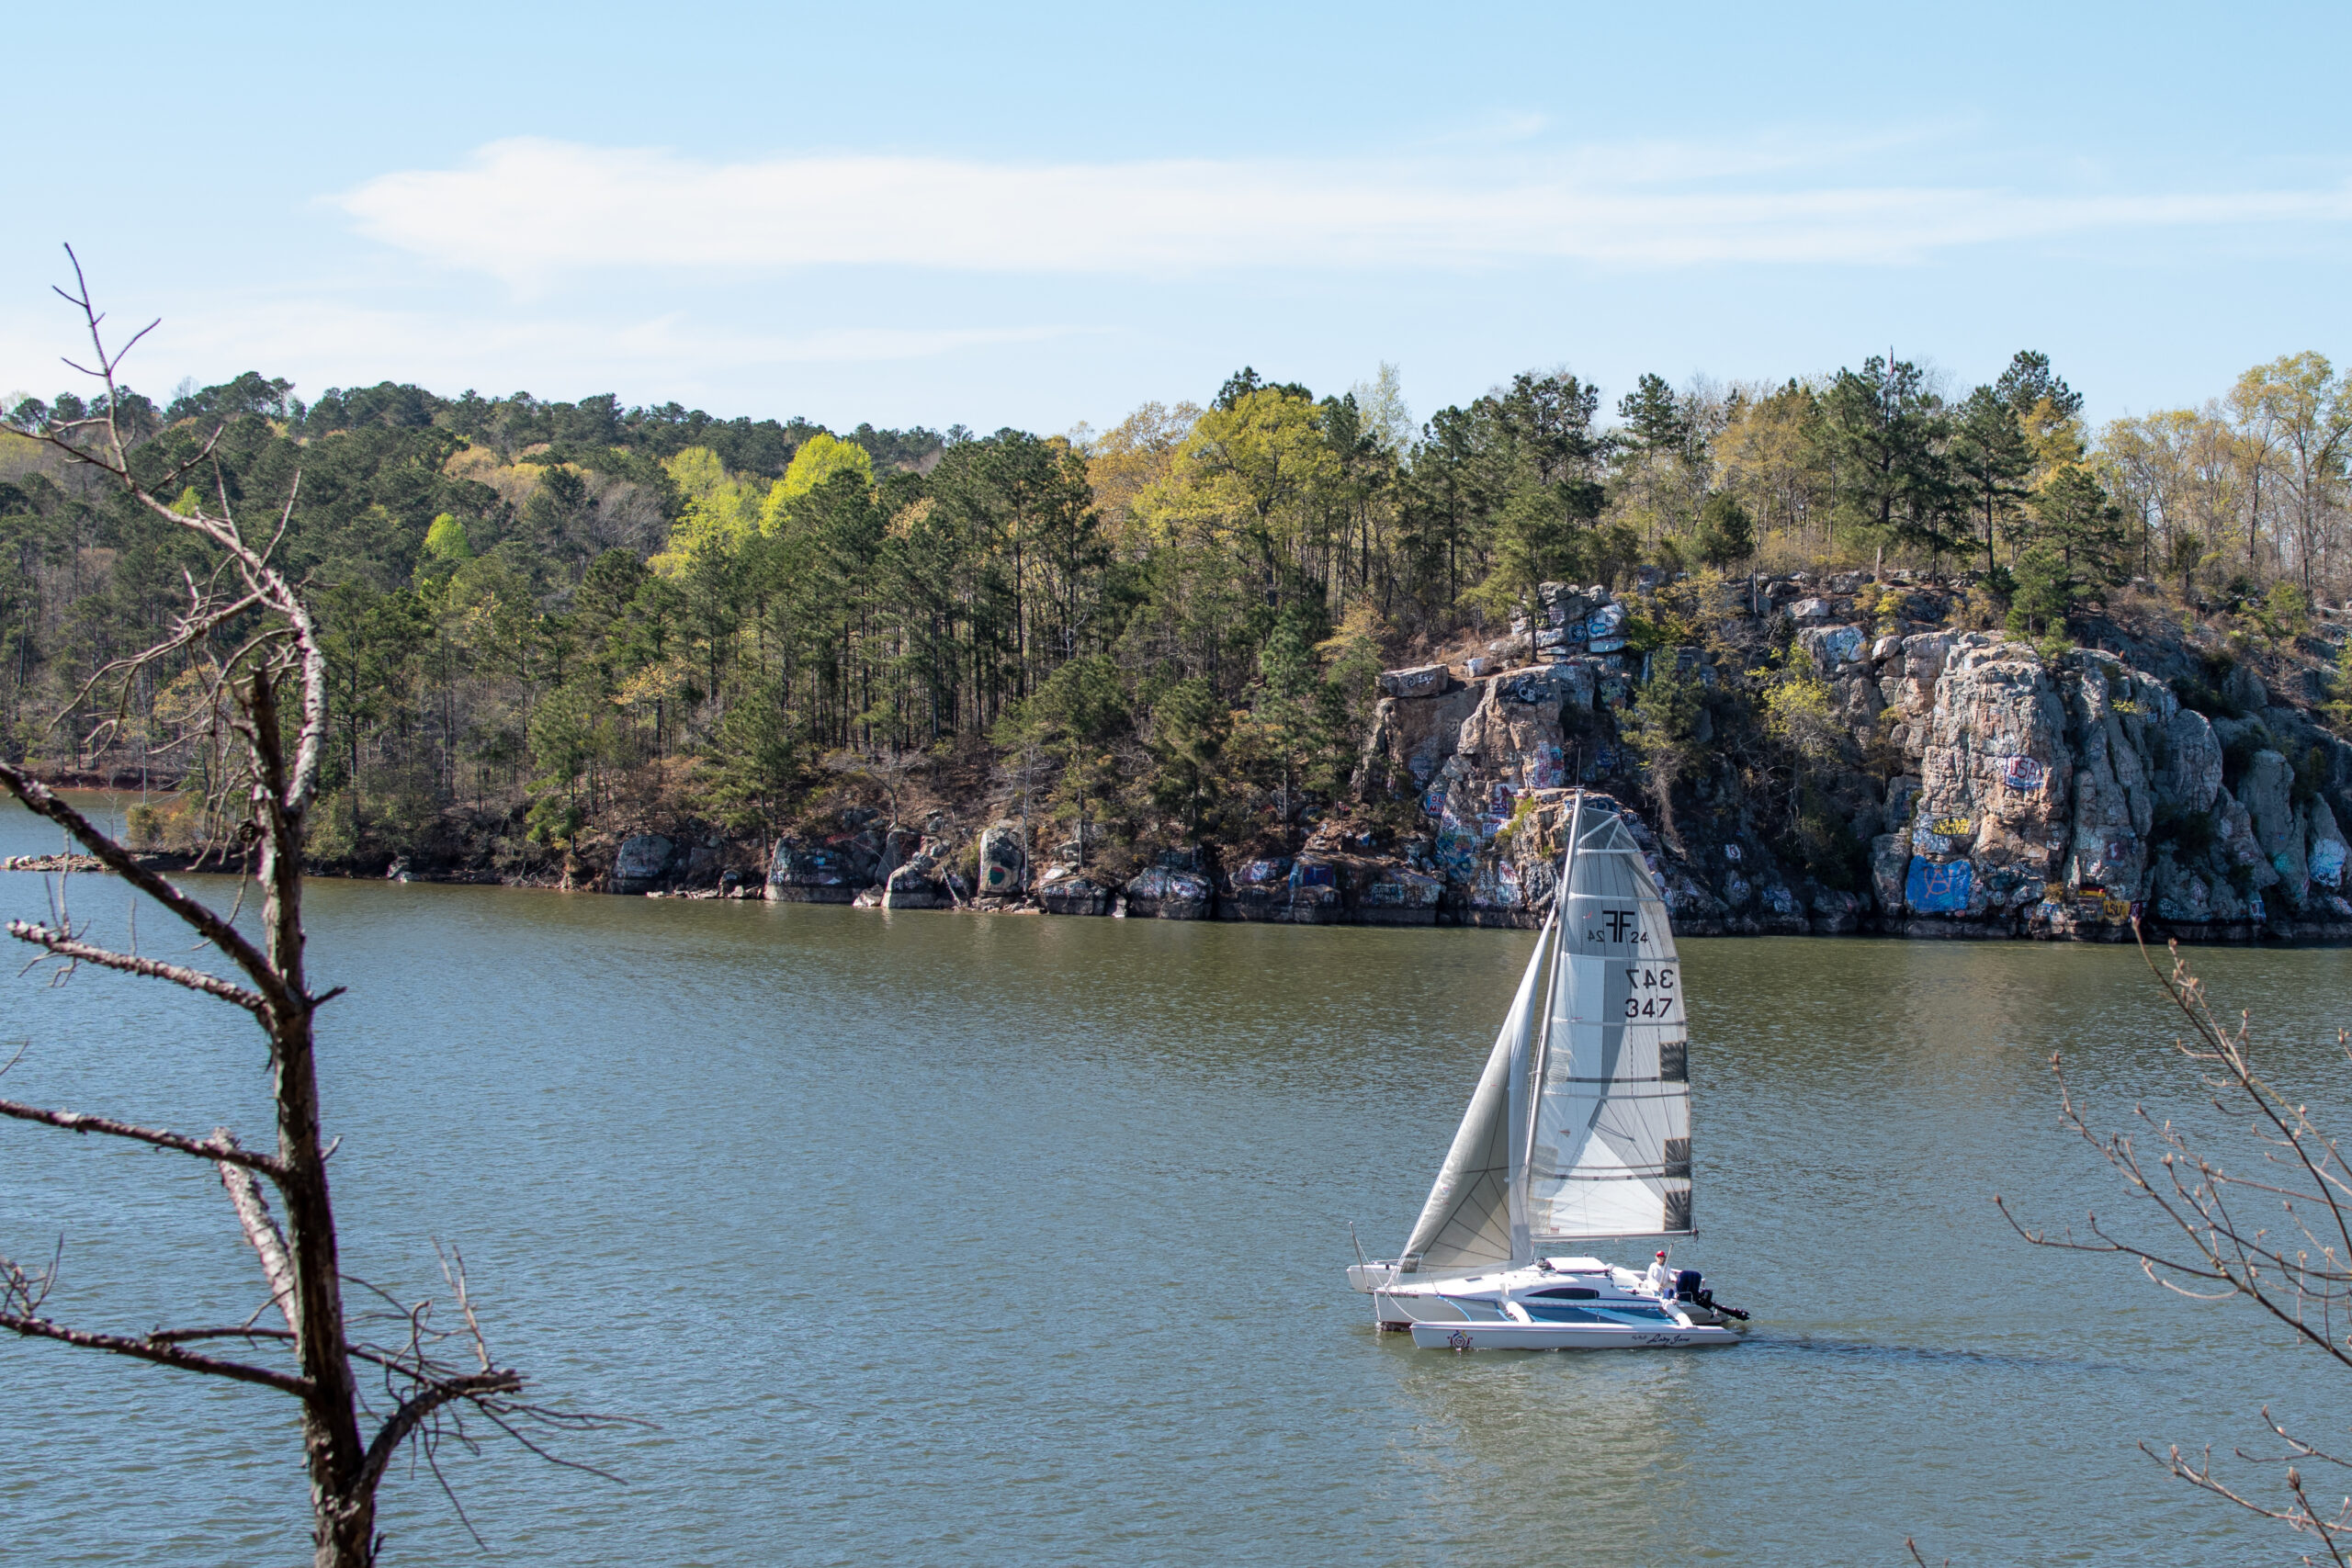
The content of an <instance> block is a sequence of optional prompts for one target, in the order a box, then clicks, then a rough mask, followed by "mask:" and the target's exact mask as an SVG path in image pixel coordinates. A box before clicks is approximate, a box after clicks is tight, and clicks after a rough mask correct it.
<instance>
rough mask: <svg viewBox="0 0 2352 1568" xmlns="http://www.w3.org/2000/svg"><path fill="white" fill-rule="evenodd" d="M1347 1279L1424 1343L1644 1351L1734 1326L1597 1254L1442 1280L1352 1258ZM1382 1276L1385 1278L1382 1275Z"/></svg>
mask: <svg viewBox="0 0 2352 1568" xmlns="http://www.w3.org/2000/svg"><path fill="white" fill-rule="evenodd" d="M1349 1274H1350V1276H1351V1282H1357V1288H1358V1289H1359V1290H1362V1291H1364V1292H1366V1293H1367V1294H1369V1295H1370V1296H1371V1297H1372V1300H1373V1316H1374V1320H1375V1321H1376V1322H1378V1323H1379V1325H1380V1326H1381V1327H1382V1328H1384V1329H1405V1330H1410V1331H1411V1333H1412V1336H1413V1343H1414V1344H1415V1345H1416V1346H1418V1347H1419V1348H1422V1349H1425V1350H1445V1349H1453V1350H1612V1349H1613V1350H1647V1349H1675V1348H1697V1347H1703V1346H1709V1345H1736V1344H1737V1343H1738V1342H1739V1338H1740V1330H1739V1329H1738V1328H1737V1327H1736V1326H1734V1325H1733V1324H1732V1323H1731V1322H1727V1321H1726V1319H1725V1316H1724V1314H1722V1313H1720V1312H1719V1311H1718V1310H1717V1309H1715V1308H1714V1307H1713V1305H1712V1304H1710V1303H1711V1301H1712V1298H1710V1302H1702V1301H1700V1300H1699V1299H1697V1298H1696V1297H1695V1296H1691V1295H1685V1294H1681V1293H1679V1292H1673V1291H1672V1290H1671V1289H1668V1290H1666V1291H1661V1290H1659V1289H1657V1288H1653V1287H1652V1286H1651V1285H1650V1283H1649V1281H1648V1280H1647V1278H1646V1277H1645V1276H1644V1275H1640V1274H1636V1273H1634V1271H1632V1270H1631V1269H1614V1268H1611V1267H1610V1266H1609V1265H1608V1264H1606V1263H1603V1262H1602V1261H1600V1259H1599V1258H1545V1259H1544V1260H1543V1261H1542V1262H1541V1263H1536V1264H1527V1265H1522V1266H1521V1267H1519V1268H1507V1269H1497V1270H1495V1271H1492V1272H1490V1273H1487V1274H1480V1275H1466V1276H1454V1277H1451V1278H1446V1279H1427V1278H1415V1277H1413V1276H1411V1275H1400V1274H1398V1273H1397V1271H1396V1266H1395V1265H1394V1264H1386V1263H1374V1264H1359V1265H1357V1267H1356V1268H1354V1269H1350V1270H1349ZM1384 1276H1385V1277H1384Z"/></svg>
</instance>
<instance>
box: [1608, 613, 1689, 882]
mask: <svg viewBox="0 0 2352 1568" xmlns="http://www.w3.org/2000/svg"><path fill="white" fill-rule="evenodd" d="M1705 716H1706V704H1705V689H1704V688H1703V687H1702V685H1701V684H1700V682H1699V679H1698V677H1697V676H1696V675H1694V674H1688V673H1684V672H1681V671H1677V670H1675V669H1674V668H1672V666H1671V661H1670V660H1669V661H1668V665H1667V667H1666V668H1662V669H1660V670H1658V671H1657V672H1656V673H1654V674H1653V675H1651V677H1650V678H1649V679H1648V680H1646V681H1645V682H1642V683H1641V685H1640V686H1639V687H1637V688H1636V689H1635V691H1634V705H1633V709H1632V712H1631V713H1630V714H1629V715H1628V716H1627V721H1626V723H1625V725H1624V727H1623V735H1624V739H1625V744H1626V745H1627V746H1628V747H1629V748H1631V749H1632V750H1633V752H1634V755H1635V756H1636V757H1638V758H1640V759H1641V761H1642V771H1643V776H1644V780H1645V783H1646V784H1647V786H1648V789H1649V795H1650V801H1651V803H1652V804H1653V805H1655V806H1656V807H1657V820H1658V830H1659V831H1660V832H1661V833H1662V834H1664V835H1665V837H1666V840H1667V841H1668V843H1670V844H1672V845H1673V846H1674V847H1675V849H1676V850H1677V851H1678V852H1679V851H1680V850H1681V848H1682V834H1681V830H1680V829H1679V827H1678V826H1677V825H1676V823H1675V819H1674V786H1675V785H1676V784H1680V783H1681V782H1682V780H1683V779H1684V778H1685V777H1687V776H1688V775H1689V773H1691V769H1692V767H1693V766H1695V765H1696V763H1697V762H1698V761H1699V759H1700V758H1701V756H1702V754H1703V750H1702V748H1703V743H1704V740H1705V739H1706V734H1705V731H1704V730H1703V729H1702V724H1703V722H1704V719H1705Z"/></svg>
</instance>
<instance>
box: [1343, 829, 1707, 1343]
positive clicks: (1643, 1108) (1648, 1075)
mask: <svg viewBox="0 0 2352 1568" xmlns="http://www.w3.org/2000/svg"><path fill="white" fill-rule="evenodd" d="M1689 1041H1690V1034H1689V1031H1688V1029H1687V1028H1686V1026H1685V1021H1684V1014H1683V1008H1682V972H1681V964H1680V963H1679V960H1678V959H1677V958H1676V956H1675V952H1674V932H1673V930H1672V928H1671V927H1670V926H1669V925H1668V921H1667V914H1666V901H1665V899H1664V898H1662V897H1660V896H1659V894H1658V889H1657V880H1656V879H1655V878H1654V877H1653V876H1652V875H1651V874H1650V872H1649V868H1648V865H1647V864H1646V863H1645V860H1644V858H1643V855H1642V851H1641V847H1640V846H1639V845H1638V844H1637V843H1635V842H1634V835H1633V833H1632V832H1631V831H1630V830H1629V829H1627V827H1626V824H1625V821H1624V818H1623V817H1622V816H1621V815H1620V814H1619V813H1618V811H1617V810H1615V809H1614V808H1613V803H1611V802H1608V801H1606V800H1605V799H1599V800H1589V799H1588V798H1587V797H1586V795H1584V793H1583V792H1582V791H1578V792H1577V795H1576V798H1575V802H1574V805H1573V806H1572V807H1571V808H1570V813H1569V818H1568V845H1567V851H1566V863H1565V864H1564V865H1563V867H1562V869H1561V872H1560V886H1559V897H1556V898H1555V900H1554V902H1553V907H1552V913H1551V916H1550V918H1549V919H1546V920H1545V922H1544V934H1543V937H1542V938H1541V940H1539V941H1538V942H1536V944H1535V954H1534V956H1533V957H1532V958H1531V959H1529V960H1528V964H1527V973H1526V974H1525V975H1524V976H1522V977H1521V980H1520V982H1519V994H1518V996H1517V997H1516V998H1514V999H1513V1001H1512V1002H1511V1008H1510V1016H1509V1017H1508V1018H1507V1019H1505V1020H1504V1022H1503V1027H1502V1032H1501V1033H1500V1034H1498V1036H1496V1039H1495V1046H1494V1050H1493V1051H1492V1052H1491V1053H1490V1054H1489V1055H1487V1066H1486V1070H1485V1072H1484V1073H1482V1074H1481V1075H1480V1076H1479V1078H1478V1087H1477V1089H1476V1091H1475V1092H1474V1093H1473V1094H1472V1095H1471V1097H1470V1107H1469V1109H1468V1110H1467V1111H1464V1113H1463V1117H1462V1126H1461V1128H1460V1130H1459V1131H1457V1132H1456V1133H1455V1134H1453V1147H1452V1148H1451V1149H1449V1150H1448V1151H1447V1152H1446V1156H1445V1165H1444V1168H1442V1169H1441V1170H1440V1171H1439V1172H1438V1178H1437V1183H1436V1185H1435V1186H1434V1187H1432V1188H1431V1189H1430V1196H1429V1201H1428V1202H1426V1203H1425V1204H1423V1205H1422V1206H1421V1217H1420V1219H1419V1222H1418V1223H1417V1224H1415V1225H1414V1226H1413V1234H1412V1236H1411V1237H1410V1239H1408V1241H1407V1242H1406V1243H1405V1250H1404V1252H1403V1253H1402V1255H1400V1256H1399V1257H1398V1258H1397V1259H1396V1260H1395V1261H1393V1262H1378V1263H1375V1262H1369V1261H1360V1262H1358V1263H1357V1264H1356V1265H1355V1266H1354V1267H1352V1268H1351V1269H1349V1270H1348V1280H1349V1282H1350V1283H1351V1284H1352V1285H1354V1286H1355V1288H1356V1289H1357V1290H1359V1291H1363V1292H1367V1293H1369V1294H1370V1295H1371V1297H1372V1299H1373V1308H1374V1314H1375V1316H1376V1317H1377V1318H1378V1320H1379V1323H1380V1325H1381V1327H1383V1328H1393V1329H1410V1330H1411V1331H1412V1335H1413V1343H1414V1344H1416V1345H1419V1346H1421V1347H1424V1348H1440V1347H1450V1348H1454V1349H1458V1350H1469V1349H1523V1350H1556V1349H1598V1348H1606V1347H1612V1346H1614V1347H1634V1348H1639V1347H1648V1346H1660V1347H1668V1346H1699V1345H1724V1344H1731V1343H1734V1342H1736V1340H1737V1339H1738V1337H1739V1329H1738V1328H1737V1327H1736V1324H1737V1323H1739V1322H1744V1321H1745V1320H1746V1318H1747V1314H1745V1313H1742V1312H1739V1311H1737V1310H1736V1309H1734V1308H1731V1307H1725V1306H1719V1305H1717V1304H1716V1303H1715V1301H1714V1298H1713V1292H1710V1291H1707V1290H1705V1289H1703V1288H1702V1284H1701V1279H1700V1276H1699V1273H1698V1272H1697V1271H1696V1270H1695V1269H1679V1270H1669V1269H1666V1268H1663V1267H1656V1266H1654V1267H1653V1268H1652V1269H1650V1270H1649V1271H1647V1272H1646V1273H1643V1274H1636V1273H1634V1271H1633V1270H1631V1269H1619V1268H1612V1267H1611V1265H1609V1264H1608V1263H1605V1262H1603V1261H1602V1260H1601V1259H1600V1258H1589V1257H1585V1256H1582V1255H1581V1253H1580V1252H1579V1253H1574V1254H1573V1255H1572V1250H1573V1249H1575V1248H1577V1247H1582V1246H1589V1244H1591V1243H1593V1242H1596V1241H1600V1240H1620V1239H1624V1238H1628V1237H1633V1236H1685V1235H1694V1234H1695V1231H1694V1229H1693V1226H1692V1224H1691V1075H1690V1068H1689V1062H1690V1057H1689V1051H1690V1044H1689Z"/></svg>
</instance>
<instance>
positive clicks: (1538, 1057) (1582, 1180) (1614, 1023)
mask: <svg viewBox="0 0 2352 1568" xmlns="http://www.w3.org/2000/svg"><path fill="white" fill-rule="evenodd" d="M1579 805H1580V807H1581V803H1579ZM1571 834H1572V837H1573V838H1574V839H1575V840H1577V841H1576V842H1574V843H1573V844H1572V846H1571V848H1570V852H1569V855H1568V864H1567V869H1566V878H1565V886H1564V888H1563V895H1564V896H1563V900H1562V906H1561V909H1560V912H1559V914H1558V918H1557V920H1556V923H1555V925H1554V926H1553V927H1550V928H1547V932H1548V934H1550V935H1551V936H1552V938H1553V941H1552V943H1551V945H1552V947H1553V950H1554V953H1553V962H1552V964H1550V965H1549V970H1550V972H1549V974H1548V975H1547V976H1544V978H1545V981H1546V985H1545V987H1544V989H1545V992H1546V995H1547V998H1548V1003H1549V1005H1548V1008H1547V1009H1546V1010H1545V1016H1544V1020H1543V1022H1542V1025H1541V1027H1540V1029H1539V1031H1538V1033H1537V1038H1536V1040H1535V1042H1534V1050H1533V1053H1532V1055H1533V1057H1534V1066H1533V1069H1532V1071H1531V1072H1530V1073H1528V1074H1527V1076H1526V1077H1524V1078H1523V1079H1521V1082H1522V1083H1527V1084H1532V1085H1539V1086H1540V1089H1539V1091H1538V1092H1537V1093H1536V1094H1535V1096H1534V1101H1535V1103H1534V1105H1533V1106H1532V1113H1530V1111H1529V1109H1528V1108H1527V1107H1526V1100H1525V1096H1524V1094H1523V1093H1522V1094H1521V1095H1520V1096H1515V1097H1514V1098H1515V1099H1517V1100H1519V1102H1520V1109H1521V1118H1523V1119H1521V1118H1514V1121H1515V1122H1516V1124H1517V1125H1518V1126H1521V1127H1524V1128H1526V1129H1527V1132H1526V1134H1524V1136H1525V1143H1524V1145H1522V1146H1523V1147H1525V1148H1526V1150H1527V1155H1526V1158H1525V1161H1524V1164H1523V1165H1521V1166H1520V1169H1521V1173H1522V1175H1521V1182H1522V1185H1521V1190H1520V1191H1519V1192H1518V1193H1517V1194H1516V1197H1517V1200H1518V1201H1517V1203H1516V1204H1515V1205H1514V1207H1515V1209H1516V1210H1517V1212H1516V1213H1513V1215H1512V1228H1513V1231H1514V1235H1513V1236H1512V1240H1513V1242H1514V1244H1515V1245H1514V1247H1512V1250H1513V1252H1514V1253H1515V1254H1516V1255H1517V1256H1518V1257H1520V1258H1532V1257H1535V1256H1538V1255H1540V1254H1541V1253H1543V1252H1544V1251H1545V1250H1547V1249H1548V1248H1549V1247H1553V1246H1554V1245H1555V1244H1557V1243H1562V1242H1571V1241H1584V1240H1589V1239H1591V1238H1594V1237H1599V1236H1626V1235H1687V1234H1689V1233H1690V1232H1691V1228H1692V1227H1691V1080H1690V1070H1689V1049H1690V1047H1689V1040H1690V1035H1689V1032H1688V1031H1687V1029H1686V1027H1685V1022H1684V1014H1683V1008H1682V967H1681V964H1680V963H1679V960H1678V959H1677V957H1676V955H1675V951H1674V932H1673V930H1672V928H1671V927H1670V926H1669V925H1668V920H1667V913H1666V901H1665V900H1664V899H1663V898H1662V897H1659V894H1658V889H1657V881H1656V880H1655V879H1654V878H1653V877H1652V876H1651V874H1650V872H1649V869H1648V867H1647V865H1646V864H1645V862H1644V859H1643V855H1642V851H1641V847H1640V846H1639V845H1638V844H1637V843H1635V842H1634V835H1633V834H1632V832H1631V831H1630V830H1629V829H1627V827H1626V825H1625V821H1624V818H1623V817H1621V816H1619V815H1618V814H1617V813H1616V812H1615V811H1613V810H1610V809H1608V808H1607V807H1595V808H1593V809H1590V810H1585V809H1579V810H1578V811H1577V816H1576V818H1575V826H1574V827H1573V828H1572V829H1571ZM1543 952H1544V944H1542V943H1539V944H1538V947H1537V954H1538V957H1539V959H1540V958H1541V957H1542V956H1543ZM1530 973H1531V974H1532V973H1533V971H1532V969H1531V971H1530ZM1521 1226H1523V1227H1524V1228H1523V1229H1521Z"/></svg>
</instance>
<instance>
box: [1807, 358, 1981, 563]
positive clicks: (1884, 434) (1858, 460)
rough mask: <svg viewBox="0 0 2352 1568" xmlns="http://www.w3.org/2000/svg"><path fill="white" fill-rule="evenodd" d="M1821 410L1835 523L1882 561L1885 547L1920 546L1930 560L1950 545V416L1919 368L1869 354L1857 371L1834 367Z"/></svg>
mask: <svg viewBox="0 0 2352 1568" xmlns="http://www.w3.org/2000/svg"><path fill="white" fill-rule="evenodd" d="M1822 412H1823V416H1824V418H1823V425H1822V434H1823V438H1824V440H1825V442H1826V445H1827V446H1828V448H1829V450H1830V452H1831V454H1832V457H1833V460H1834V462H1835V464H1836V467H1837V473H1838V515H1839V518H1840V520H1841V521H1842V522H1843V523H1844V524H1845V525H1847V526H1848V527H1849V529H1851V530H1852V531H1853V532H1855V533H1856V534H1858V535H1859V536H1861V537H1862V538H1863V539H1864V540H1865V541H1867V542H1869V543H1871V544H1873V545H1875V546H1876V547H1878V549H1879V551H1880V553H1881V556H1882V558H1883V554H1884V552H1885V550H1886V548H1887V547H1889V546H1902V545H1910V546H1924V547H1926V548H1927V549H1928V553H1929V556H1930V558H1933V557H1934V556H1936V555H1939V554H1940V553H1941V552H1942V551H1944V550H1946V549H1949V548H1951V536H1950V534H1949V533H1948V532H1947V528H1948V525H1949V520H1950V518H1951V513H1952V501H1953V491H1952V487H1951V480H1950V474H1949V467H1948V465H1947V463H1946V462H1945V459H1944V452H1943V442H1944V439H1945V436H1946V434H1947V429H1948V424H1949V421H1948V419H1947V417H1946V415H1945V412H1944V408H1943V405H1942V402H1941V401H1940V400H1939V399H1938V398H1937V397H1936V396H1935V395H1934V394H1933V393H1932V392H1930V391H1929V390H1928V386H1927V378H1926V377H1925V376H1923V375H1922V374H1921V373H1920V370H1919V367H1917V366H1916V365H1913V364H1911V363H1910V362H1909V361H1907V360H1894V361H1889V360H1886V359H1883V358H1880V357H1878V356H1877V355H1872V356H1871V358H1869V359H1867V360H1865V361H1863V364H1862V367H1861V369H1860V371H1854V370H1840V371H1838V376H1837V378H1836V379H1835V380H1834V381H1832V382H1831V383H1830V387H1829V391H1828V394H1827V395H1826V397H1825V398H1824V399H1823V400H1822Z"/></svg>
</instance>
